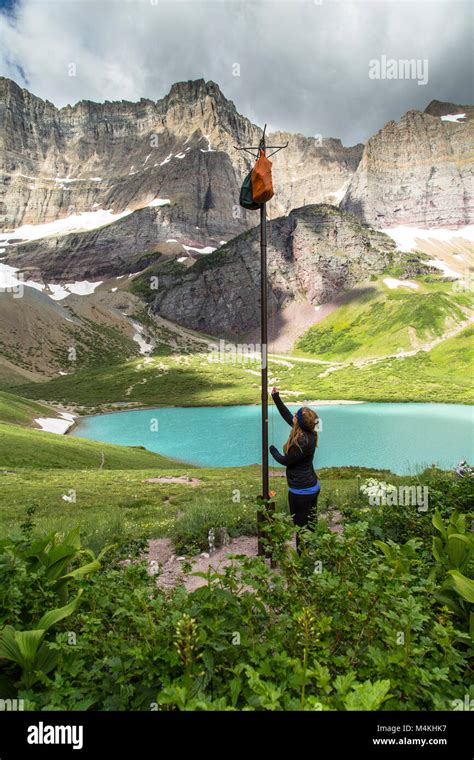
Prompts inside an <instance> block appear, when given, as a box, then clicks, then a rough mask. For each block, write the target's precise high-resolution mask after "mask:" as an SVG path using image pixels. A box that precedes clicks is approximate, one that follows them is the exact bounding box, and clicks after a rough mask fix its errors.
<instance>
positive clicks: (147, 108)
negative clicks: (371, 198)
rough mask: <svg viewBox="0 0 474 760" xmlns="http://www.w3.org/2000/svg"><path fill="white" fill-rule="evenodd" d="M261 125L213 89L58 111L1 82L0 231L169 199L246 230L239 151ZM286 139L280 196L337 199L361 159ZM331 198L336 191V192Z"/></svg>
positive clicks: (189, 212)
mask: <svg viewBox="0 0 474 760" xmlns="http://www.w3.org/2000/svg"><path fill="white" fill-rule="evenodd" d="M260 136H261V129H260V128H259V127H257V126H256V125H254V124H252V123H251V122H250V121H249V120H248V119H246V118H245V117H243V116H241V115H240V114H239V113H238V112H237V110H236V108H235V106H234V104H233V103H232V101H230V100H227V98H225V97H224V95H223V94H222V92H221V91H220V89H219V87H218V86H217V85H216V84H215V83H214V82H205V81H204V80H203V79H199V80H196V81H189V82H179V83H177V84H175V85H173V87H172V88H171V90H170V92H169V94H168V95H167V96H166V97H164V98H163V99H161V100H159V101H157V102H154V101H151V100H147V99H142V100H140V101H139V102H138V103H130V102H127V101H121V102H113V103H111V102H108V101H107V102H105V103H92V102H90V101H81V102H79V103H77V104H76V105H74V106H66V107H65V108H60V109H57V108H55V106H54V105H53V104H52V103H49V102H48V101H43V100H41V99H40V98H38V97H35V96H34V95H32V94H31V93H30V92H28V90H25V89H21V88H20V87H19V86H18V85H16V84H15V83H14V82H12V81H11V80H9V79H4V78H0V177H1V180H2V182H1V183H0V191H1V197H0V214H1V217H0V219H2V220H3V228H4V229H14V228H17V227H18V226H19V225H21V224H38V223H43V222H49V221H53V220H56V219H58V218H61V217H64V216H68V215H70V214H77V213H80V212H82V211H93V210H94V209H98V208H102V209H111V210H112V211H114V212H121V211H124V210H125V209H127V208H130V209H132V210H136V209H138V208H141V207H143V206H146V205H147V204H148V203H149V202H150V201H152V200H153V199H154V198H155V197H156V196H159V197H162V198H163V197H164V198H169V199H170V200H171V201H172V204H173V214H174V218H177V219H179V220H181V221H182V220H185V221H186V223H187V233H188V236H189V235H190V234H191V232H192V230H193V229H194V228H195V227H199V228H200V229H201V230H202V231H203V232H204V233H208V239H207V240H206V242H207V244H212V243H213V242H214V240H213V239H212V234H213V231H214V229H215V228H219V234H220V235H221V236H224V238H225V239H228V238H229V237H231V236H233V235H236V234H238V233H239V232H241V231H242V230H244V229H248V228H249V227H250V226H251V225H252V224H253V219H252V217H251V216H249V215H248V214H246V212H245V211H243V210H242V209H240V207H239V206H238V197H239V189H240V185H241V182H242V179H243V177H244V176H245V174H246V173H247V172H248V171H249V169H250V166H251V162H252V159H251V157H250V156H248V154H246V153H244V152H239V151H237V150H235V146H236V145H240V146H243V145H255V144H258V141H259V138H260ZM268 139H269V142H273V143H274V142H275V141H276V140H278V141H279V142H281V141H285V142H286V141H287V140H288V142H289V145H288V148H287V150H286V151H284V152H283V151H282V152H280V153H279V154H278V156H275V161H274V169H275V183H276V186H277V187H278V201H275V202H274V203H273V204H272V207H271V208H270V209H269V211H270V213H273V215H278V214H281V213H284V212H285V213H286V212H287V211H288V210H289V209H291V208H293V207H294V206H295V205H301V204H302V203H304V202H306V203H315V202H321V201H328V202H332V201H334V202H335V199H336V198H337V197H339V196H338V194H339V195H340V191H341V188H342V187H343V186H344V185H345V184H347V183H348V181H349V179H350V177H351V176H352V174H353V173H354V171H355V169H356V167H357V164H358V162H359V160H360V157H361V155H362V146H361V145H359V146H355V147H354V148H345V147H343V146H342V144H341V143H340V141H339V140H333V139H330V138H329V139H321V138H320V137H316V138H307V137H303V136H302V135H286V134H281V133H278V134H275V135H269V136H268ZM334 193H335V194H336V195H333V194H334Z"/></svg>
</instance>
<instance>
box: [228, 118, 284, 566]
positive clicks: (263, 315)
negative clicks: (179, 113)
mask: <svg viewBox="0 0 474 760" xmlns="http://www.w3.org/2000/svg"><path fill="white" fill-rule="evenodd" d="M266 129H267V125H266V124H265V127H264V130H263V135H262V139H261V140H260V144H259V145H258V147H253V146H252V147H248V148H238V147H237V146H234V147H235V149H236V150H245V151H247V152H248V153H252V151H254V150H256V151H257V156H255V155H254V153H252V155H253V156H254V157H258V152H259V151H260V150H262V149H263V150H267V149H270V150H273V153H271V154H270V155H271V156H273V155H274V154H275V153H278V151H279V150H282V149H283V148H286V146H287V145H288V143H285V145H268V146H267V145H266V144H265V132H266ZM267 303H268V283H267V211H266V203H262V205H261V206H260V334H261V340H260V345H261V357H262V366H261V400H262V500H263V502H264V509H266V510H268V509H269V506H270V485H269V482H270V481H269V474H268V315H267V312H268V308H267ZM259 516H260V518H261V517H263V515H262V514H261V513H260V515H259ZM257 537H258V554H259V556H262V555H264V554H265V549H264V546H263V542H262V535H261V531H260V520H259V519H258V518H257Z"/></svg>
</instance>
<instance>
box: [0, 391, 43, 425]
mask: <svg viewBox="0 0 474 760" xmlns="http://www.w3.org/2000/svg"><path fill="white" fill-rule="evenodd" d="M53 414H54V412H53V410H52V409H51V408H50V407H48V406H44V405H43V404H35V403H33V402H32V401H29V400H28V399H25V398H21V397H20V396H16V395H14V394H13V393H5V392H4V391H0V420H1V421H2V422H11V423H13V424H14V425H31V423H32V422H33V420H34V419H35V418H37V417H51V416H53Z"/></svg>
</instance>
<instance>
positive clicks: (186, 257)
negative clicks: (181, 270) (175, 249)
mask: <svg viewBox="0 0 474 760" xmlns="http://www.w3.org/2000/svg"><path fill="white" fill-rule="evenodd" d="M188 259H189V256H180V257H179V259H176V261H177V262H178V263H179V264H182V263H183V261H187V260H188Z"/></svg>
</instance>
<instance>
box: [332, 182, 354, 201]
mask: <svg viewBox="0 0 474 760" xmlns="http://www.w3.org/2000/svg"><path fill="white" fill-rule="evenodd" d="M349 181H350V180H347V182H344V184H343V185H341V187H340V188H339V190H334V192H332V193H329V197H330V198H334V201H335V202H336V203H340V202H341V201H342V199H343V198H344V196H345V194H346V190H347V188H348V187H349Z"/></svg>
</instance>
